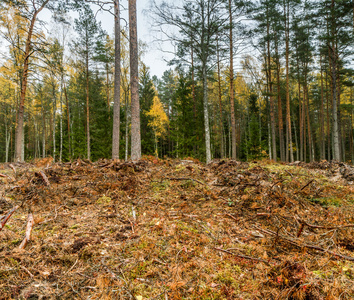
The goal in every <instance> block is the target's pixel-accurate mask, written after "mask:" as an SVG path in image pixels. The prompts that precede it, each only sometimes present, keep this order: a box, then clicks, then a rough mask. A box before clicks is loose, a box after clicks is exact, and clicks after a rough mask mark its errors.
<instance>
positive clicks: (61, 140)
mask: <svg viewBox="0 0 354 300" xmlns="http://www.w3.org/2000/svg"><path fill="white" fill-rule="evenodd" d="M61 82H62V84H61V88H60V146H59V161H60V162H61V161H62V159H63V79H62V81H61Z"/></svg>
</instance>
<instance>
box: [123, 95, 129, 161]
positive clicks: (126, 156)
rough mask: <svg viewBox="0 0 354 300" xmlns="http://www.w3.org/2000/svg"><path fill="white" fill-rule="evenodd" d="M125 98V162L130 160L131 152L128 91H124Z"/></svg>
mask: <svg viewBox="0 0 354 300" xmlns="http://www.w3.org/2000/svg"><path fill="white" fill-rule="evenodd" d="M124 96H125V97H124V98H125V157H124V158H125V160H126V161H127V160H128V152H129V107H128V97H129V92H128V90H126V91H124Z"/></svg>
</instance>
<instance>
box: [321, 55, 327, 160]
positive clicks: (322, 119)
mask: <svg viewBox="0 0 354 300" xmlns="http://www.w3.org/2000/svg"><path fill="white" fill-rule="evenodd" d="M320 68H321V108H320V157H321V160H323V159H325V152H326V150H325V133H324V92H323V69H322V56H321V57H320Z"/></svg>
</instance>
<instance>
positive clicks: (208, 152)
mask: <svg viewBox="0 0 354 300" xmlns="http://www.w3.org/2000/svg"><path fill="white" fill-rule="evenodd" d="M206 68H207V67H206V64H205V63H203V66H202V76H203V110H204V130H205V150H206V163H207V164H208V163H210V161H211V150H210V129H209V110H208V79H207V72H206Z"/></svg>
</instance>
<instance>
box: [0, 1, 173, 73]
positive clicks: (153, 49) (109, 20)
mask: <svg viewBox="0 0 354 300" xmlns="http://www.w3.org/2000/svg"><path fill="white" fill-rule="evenodd" d="M0 1H2V0H0ZM158 1H159V0H158ZM149 2H150V1H149V0H137V11H138V16H137V19H138V38H139V40H142V41H143V42H145V43H146V45H147V49H146V54H145V55H144V57H143V61H144V63H145V64H146V65H147V66H149V67H150V71H151V76H153V75H156V76H158V77H161V76H162V74H163V72H164V71H165V70H167V69H169V67H168V66H167V63H166V62H165V61H164V59H167V60H171V59H172V58H173V56H172V55H169V56H168V55H167V54H166V53H163V52H162V51H161V50H159V48H161V47H162V48H165V49H166V48H167V49H171V48H172V46H171V45H169V44H168V43H165V44H164V45H162V46H161V45H160V46H159V45H158V44H157V43H155V42H154V36H153V34H152V29H151V26H150V22H149V16H148V15H147V12H146V11H148V8H149ZM121 4H122V5H123V7H124V8H125V10H122V11H121V18H122V20H121V26H122V27H125V26H126V25H127V20H128V11H127V9H128V1H127V0H123V1H121ZM91 6H92V9H93V10H94V11H96V12H97V9H98V6H96V5H91ZM96 16H97V20H98V21H100V22H101V24H102V27H103V29H104V30H105V31H107V33H108V34H109V35H111V36H112V37H113V30H114V28H113V15H111V14H110V13H109V12H105V11H102V12H97V14H96ZM70 17H71V18H72V20H70V23H71V24H72V25H73V24H74V22H73V20H74V19H75V18H77V17H78V14H77V13H75V12H71V13H70ZM39 19H40V20H43V21H45V22H46V25H45V27H46V29H47V30H49V31H50V30H51V27H52V26H53V21H52V20H51V13H50V11H49V10H47V9H44V10H43V11H42V12H41V13H40V14H39ZM125 20H126V21H125ZM70 33H71V34H74V31H73V28H71V31H70ZM72 38H73V37H72V36H71V37H69V40H71V39H72ZM6 58H8V55H7V43H6V42H5V41H4V40H1V38H0V63H1V61H2V60H3V59H6Z"/></svg>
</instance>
